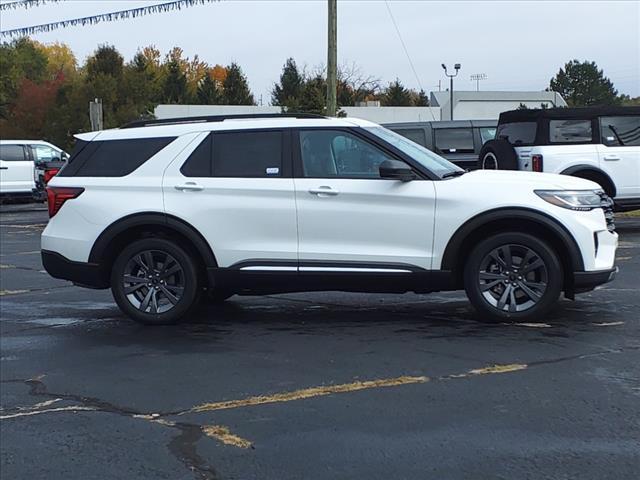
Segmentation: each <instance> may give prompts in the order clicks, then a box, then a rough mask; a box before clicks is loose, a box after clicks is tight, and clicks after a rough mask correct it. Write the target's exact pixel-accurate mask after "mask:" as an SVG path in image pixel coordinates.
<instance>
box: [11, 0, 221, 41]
mask: <svg viewBox="0 0 640 480" xmlns="http://www.w3.org/2000/svg"><path fill="white" fill-rule="evenodd" d="M45 1H59V0H32V1H31V2H29V3H36V2H40V3H44V2H45ZM217 1H220V0H174V1H172V2H165V3H159V4H156V5H149V6H147V7H139V8H132V9H129V10H119V11H117V12H110V13H101V14H98V15H92V16H90V17H82V18H73V19H69V20H61V21H59V22H52V23H45V24H42V25H31V26H29V27H22V28H14V29H11V30H3V31H0V36H2V37H22V36H25V35H34V34H36V33H46V32H51V31H53V30H57V29H59V28H66V27H73V26H76V25H95V24H97V23H100V22H113V21H115V20H123V19H128V18H137V17H142V16H144V15H149V14H152V13H164V12H170V11H173V10H181V9H182V8H187V7H192V6H194V5H204V4H205V3H213V2H217ZM13 3H25V2H13ZM2 5H3V6H7V5H11V4H2Z"/></svg>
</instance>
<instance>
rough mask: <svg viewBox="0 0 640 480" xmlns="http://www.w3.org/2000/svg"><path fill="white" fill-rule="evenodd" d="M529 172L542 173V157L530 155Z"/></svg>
mask: <svg viewBox="0 0 640 480" xmlns="http://www.w3.org/2000/svg"><path fill="white" fill-rule="evenodd" d="M531 170H533V171H534V172H541V171H542V155H531Z"/></svg>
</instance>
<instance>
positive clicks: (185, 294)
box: [111, 238, 199, 325]
mask: <svg viewBox="0 0 640 480" xmlns="http://www.w3.org/2000/svg"><path fill="white" fill-rule="evenodd" d="M111 291H112V292H113V297H114V299H115V300H116V303H117V304H118V306H119V307H120V309H121V310H122V311H123V312H124V313H126V314H127V315H128V316H129V317H131V318H133V319H134V320H137V321H139V322H142V323H146V324H154V325H166V324H171V323H176V322H178V321H179V320H181V319H182V318H183V317H184V316H185V315H186V314H187V313H188V312H189V311H190V310H191V309H192V308H193V307H194V306H195V305H196V303H197V300H198V297H199V286H198V272H197V270H196V266H195V264H194V262H193V259H192V258H191V256H190V255H189V254H188V253H187V252H185V251H184V250H183V249H182V248H180V247H179V246H178V245H176V244H175V243H173V242H172V241H170V240H166V239H163V238H147V239H142V240H137V241H135V242H133V243H132V244H130V245H129V246H127V247H126V248H125V249H124V250H123V251H122V253H121V254H120V255H119V256H118V258H117V259H116V262H115V264H114V266H113V270H112V272H111Z"/></svg>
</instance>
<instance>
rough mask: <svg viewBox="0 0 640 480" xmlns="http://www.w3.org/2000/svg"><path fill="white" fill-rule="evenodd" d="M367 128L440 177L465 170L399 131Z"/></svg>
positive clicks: (366, 128)
mask: <svg viewBox="0 0 640 480" xmlns="http://www.w3.org/2000/svg"><path fill="white" fill-rule="evenodd" d="M365 130H367V131H368V132H371V133H373V134H374V135H375V136H377V137H379V138H381V139H383V140H384V141H386V142H388V143H390V144H391V145H393V146H394V147H396V148H397V149H399V150H401V151H402V152H404V153H406V154H407V155H408V156H410V157H411V158H413V159H414V160H415V161H416V162H418V163H420V164H422V165H424V166H425V167H426V168H427V169H429V170H430V171H432V172H433V173H435V174H436V175H438V176H440V177H442V176H443V175H445V174H447V173H450V172H464V170H463V169H462V168H460V167H458V166H456V165H454V164H453V163H451V162H450V161H448V160H446V159H444V158H442V157H441V156H440V155H436V154H435V153H433V152H432V151H431V150H428V149H426V148H425V147H423V146H422V145H418V144H417V143H415V142H412V141H411V140H408V139H407V138H405V137H403V136H402V135H400V134H399V133H396V132H393V131H391V130H389V129H386V128H384V127H365Z"/></svg>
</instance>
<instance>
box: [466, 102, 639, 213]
mask: <svg viewBox="0 0 640 480" xmlns="http://www.w3.org/2000/svg"><path fill="white" fill-rule="evenodd" d="M478 167H479V168H485V169H496V168H497V169H500V170H528V171H535V172H549V173H560V174H564V175H572V176H574V177H580V178H585V179H587V180H592V181H594V182H596V183H598V184H599V185H600V186H601V187H602V188H603V189H604V191H605V192H606V193H607V195H609V196H610V197H611V198H613V199H614V202H615V205H616V208H617V209H618V210H632V209H636V208H640V107H590V108H553V109H543V110H512V111H509V112H504V113H502V114H501V115H500V119H499V121H498V129H497V132H496V139H495V140H491V141H489V142H487V143H486V144H485V145H484V146H483V148H482V152H481V153H480V156H479V158H478Z"/></svg>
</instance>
